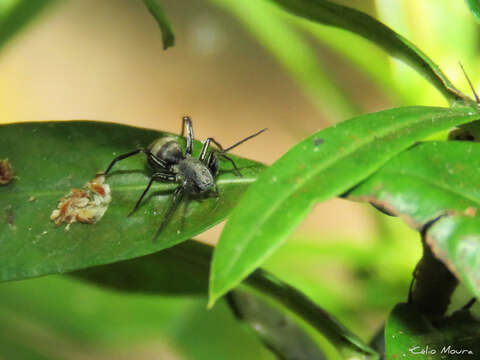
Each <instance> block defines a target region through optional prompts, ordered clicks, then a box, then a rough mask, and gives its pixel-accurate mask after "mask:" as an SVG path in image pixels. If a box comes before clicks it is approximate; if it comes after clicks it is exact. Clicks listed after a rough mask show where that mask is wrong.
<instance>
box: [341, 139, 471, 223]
mask: <svg viewBox="0 0 480 360" xmlns="http://www.w3.org/2000/svg"><path fill="white" fill-rule="evenodd" d="M479 168H480V144H478V143H472V142H463V141H448V142H446V141H443V142H442V141H433V142H426V143H422V144H419V145H417V146H415V147H413V148H411V149H409V150H407V151H405V152H403V153H401V154H399V155H397V156H396V157H395V158H393V159H392V160H390V161H389V162H388V163H387V164H385V165H384V166H383V167H382V168H381V169H380V170H379V171H378V172H376V173H375V174H374V175H372V176H371V177H370V178H368V179H367V180H366V181H364V182H362V183H361V184H360V185H359V186H358V187H356V188H355V189H353V190H352V192H350V193H349V194H348V198H349V199H351V200H357V201H368V202H371V203H372V204H374V205H376V206H377V207H380V208H383V209H386V210H387V211H388V212H390V213H392V214H394V215H397V216H400V217H401V218H402V219H403V220H404V221H405V222H406V223H407V224H408V225H410V226H411V227H412V228H414V229H416V230H420V229H421V228H422V227H423V226H424V225H425V224H426V223H427V222H429V221H431V220H434V219H436V218H437V217H439V216H440V215H444V214H446V213H451V212H456V213H462V212H464V211H467V212H469V211H470V212H475V211H476V209H480V189H479V187H478V184H479V183H480V173H479V171H478V169H479Z"/></svg>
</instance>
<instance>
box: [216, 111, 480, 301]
mask: <svg viewBox="0 0 480 360" xmlns="http://www.w3.org/2000/svg"><path fill="white" fill-rule="evenodd" d="M478 116H479V115H478V114H475V113H473V110H472V109H469V108H456V109H446V108H433V107H404V108H398V109H391V110H386V111H381V112H378V113H372V114H367V115H363V116H359V117H356V118H353V119H350V120H348V121H345V122H343V123H341V124H338V125H336V126H333V127H330V128H328V129H325V130H322V131H320V132H317V133H315V134H313V135H312V136H310V137H308V138H307V139H305V140H303V141H302V142H300V143H299V144H297V145H296V146H294V147H293V148H292V149H291V150H290V151H288V152H287V153H286V154H285V155H284V156H283V157H282V158H280V159H279V160H278V161H276V162H275V164H274V165H272V166H271V167H270V168H269V169H268V170H266V171H265V172H264V173H263V174H262V175H261V177H260V179H259V181H257V182H256V183H255V184H254V185H253V186H252V187H251V188H250V189H249V191H247V193H246V194H245V196H244V197H243V198H242V201H241V203H240V204H239V207H238V208H237V209H236V211H234V213H233V215H232V217H231V219H230V221H229V222H228V223H227V224H226V226H225V229H224V231H223V233H222V235H221V238H220V241H219V244H218V245H217V248H216V250H215V254H214V259H213V265H212V272H211V277H210V305H212V304H213V302H214V301H215V300H216V299H217V298H218V297H220V296H221V295H223V294H225V293H226V292H228V291H229V290H230V289H232V288H233V287H235V286H236V285H237V284H238V283H239V282H240V281H241V280H242V279H243V278H245V277H246V276H247V275H248V274H249V273H250V272H252V271H253V270H254V269H255V268H256V267H258V266H260V264H261V263H262V262H263V261H264V260H265V259H266V258H268V256H269V255H270V254H271V253H272V252H274V251H275V250H276V249H277V248H278V247H279V246H280V245H281V244H282V242H283V240H285V238H286V237H287V236H288V235H289V234H290V233H291V232H292V231H293V230H294V229H295V227H296V226H297V225H298V224H299V223H300V222H301V221H302V220H303V219H304V218H305V216H306V215H307V214H308V213H309V211H310V209H311V207H312V205H313V204H314V203H315V202H317V201H324V200H327V199H329V198H331V197H334V196H338V195H341V194H342V193H344V192H345V191H347V190H348V189H349V188H351V187H353V186H354V185H355V184H357V183H359V182H360V181H362V180H364V179H365V178H367V177H368V176H369V175H371V174H372V173H374V172H375V171H376V170H377V169H378V168H379V167H381V166H382V165H383V164H384V163H386V162H387V161H388V160H390V159H391V158H392V157H394V156H395V155H397V154H398V153H400V152H401V151H403V150H405V149H406V148H408V147H409V146H411V145H412V144H413V143H414V142H415V141H419V140H421V139H422V138H424V137H426V136H428V135H430V134H433V133H435V132H438V131H441V130H445V129H448V128H450V127H452V126H455V125H458V124H462V123H467V122H470V121H473V120H476V119H478Z"/></svg>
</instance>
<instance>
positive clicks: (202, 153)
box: [198, 137, 223, 164]
mask: <svg viewBox="0 0 480 360" xmlns="http://www.w3.org/2000/svg"><path fill="white" fill-rule="evenodd" d="M211 142H212V143H214V144H215V145H217V147H218V148H219V149H220V150H221V151H223V146H222V145H221V144H220V143H219V142H218V141H217V140H215V139H214V138H211V137H209V138H207V140H205V141H204V142H203V146H202V151H200V156H199V157H198V159H199V160H200V161H203V160H204V159H205V156H206V155H207V150H208V147H209V146H210V143H211ZM207 164H208V161H207Z"/></svg>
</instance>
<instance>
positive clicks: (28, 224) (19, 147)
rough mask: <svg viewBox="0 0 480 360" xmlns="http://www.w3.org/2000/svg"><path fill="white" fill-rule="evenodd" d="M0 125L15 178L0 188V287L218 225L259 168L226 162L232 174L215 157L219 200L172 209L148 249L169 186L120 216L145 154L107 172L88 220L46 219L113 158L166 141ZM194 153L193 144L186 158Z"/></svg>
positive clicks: (136, 133) (78, 128)
mask: <svg viewBox="0 0 480 360" xmlns="http://www.w3.org/2000/svg"><path fill="white" fill-rule="evenodd" d="M0 129H1V130H0V131H1V134H2V141H0V154H1V157H2V158H8V159H9V160H10V162H11V164H12V167H13V169H14V171H15V176H16V178H15V179H14V180H13V181H12V182H11V183H10V184H9V185H7V186H1V187H0V262H1V265H0V281H5V280H15V279H23V278H28V277H33V276H40V275H46V274H54V273H63V272H67V271H73V270H77V269H82V268H86V267H89V266H93V265H100V264H106V263H112V262H115V261H119V260H123V259H129V258H134V257H138V256H142V255H146V254H149V253H153V252H156V251H159V250H161V249H165V248H168V247H170V246H173V245H175V244H177V243H179V242H182V241H184V240H187V239H189V238H191V237H193V236H194V235H196V234H198V233H201V232H203V231H205V230H206V229H208V228H209V227H211V226H213V225H215V224H217V223H218V222H220V221H222V220H223V219H224V218H225V217H226V216H227V215H228V214H229V212H230V211H231V209H232V208H233V207H234V206H235V205H236V204H237V202H238V199H239V197H240V196H241V195H242V194H243V192H244V191H245V189H246V188H247V187H248V185H250V184H251V183H252V182H253V181H255V179H256V177H257V175H258V173H259V172H260V171H262V170H263V168H264V166H263V165H261V164H258V163H256V162H253V161H250V160H244V159H238V158H236V157H234V159H235V161H236V162H237V166H238V167H239V168H240V169H241V171H242V174H243V177H238V176H237V175H236V174H235V173H234V172H233V171H232V167H231V164H230V163H229V162H225V163H224V162H223V161H222V162H221V164H220V166H221V173H220V175H219V176H218V178H217V184H218V188H219V192H220V196H219V197H218V198H213V197H210V198H208V199H204V200H201V201H200V200H193V201H191V202H190V204H189V205H188V207H187V208H186V207H185V206H186V204H185V203H183V204H181V206H179V208H178V209H177V211H176V213H175V214H174V216H173V218H172V219H171V221H170V222H169V224H168V226H167V227H166V228H165V229H164V230H163V232H162V233H161V234H160V237H159V238H158V239H157V242H156V243H155V244H154V243H152V239H153V236H154V234H155V232H156V230H157V229H158V226H159V225H160V223H161V220H162V214H164V211H166V208H167V207H168V205H169V203H170V198H171V192H172V189H173V188H174V187H175V185H174V184H165V183H157V184H155V185H154V186H153V187H152V189H151V190H150V193H149V194H150V195H149V196H147V197H146V198H145V199H144V201H143V203H142V205H141V206H140V208H139V209H138V211H137V212H136V213H134V214H133V215H132V216H130V217H127V214H128V213H129V212H130V211H131V210H132V208H133V207H134V205H135V203H136V201H137V200H138V198H139V196H140V194H141V193H142V191H143V190H144V189H145V187H146V185H147V183H148V181H149V176H148V171H147V170H146V160H145V157H144V156H143V155H138V156H136V157H132V158H129V159H126V160H124V161H121V162H120V163H118V165H116V166H115V168H114V169H113V170H114V171H113V172H111V174H110V175H109V176H108V178H107V182H108V183H109V184H110V186H111V188H112V202H111V203H110V206H109V209H108V210H107V212H106V213H105V216H104V217H103V218H102V219H101V220H100V221H99V222H98V223H97V224H94V225H92V224H80V223H75V224H72V226H71V228H70V230H69V231H65V229H64V226H63V225H62V226H60V227H55V225H54V224H53V222H52V221H51V220H50V214H51V213H52V210H54V209H55V208H56V207H57V203H58V201H59V199H60V198H61V197H62V196H65V195H66V194H67V193H68V192H69V191H70V189H71V188H80V187H82V186H83V184H85V183H86V182H87V181H90V180H91V179H92V178H93V177H94V175H95V174H96V173H97V172H98V171H103V170H105V168H106V167H107V165H108V164H109V163H110V161H111V160H112V159H113V158H114V157H115V156H117V155H119V154H123V153H127V152H129V151H132V150H134V149H137V148H140V147H146V146H148V145H149V144H150V143H151V142H152V141H153V140H155V139H157V138H159V137H162V136H167V135H168V136H172V135H171V134H166V133H162V132H158V131H153V130H146V129H140V128H135V127H130V126H124V125H118V124H109V123H100V122H85V121H74V122H43V123H40V122H35V123H19V124H10V125H2V126H0ZM177 138H178V137H177ZM178 139H179V141H180V143H183V142H184V139H182V138H178ZM199 150H200V143H198V142H196V143H195V151H194V155H195V156H197V155H198V152H199ZM31 197H33V198H34V200H33V201H30V200H32V198H31ZM183 215H185V217H184V216H183Z"/></svg>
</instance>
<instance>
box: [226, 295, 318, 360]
mask: <svg viewBox="0 0 480 360" xmlns="http://www.w3.org/2000/svg"><path fill="white" fill-rule="evenodd" d="M227 299H228V302H229V304H230V306H231V308H232V310H233V312H234V313H235V314H236V315H237V317H238V319H239V320H242V321H244V322H246V323H247V324H249V325H250V327H251V329H252V330H253V331H254V332H255V333H256V334H257V335H258V336H259V338H260V339H261V340H262V342H263V343H264V344H265V346H267V347H268V348H269V349H270V350H272V351H273V353H275V354H276V355H277V356H278V358H279V359H282V360H324V359H326V357H325V355H324V354H323V353H322V351H321V350H320V349H319V347H318V345H317V344H316V343H315V342H314V341H313V340H312V338H311V337H310V336H309V335H308V334H307V333H306V332H305V330H304V329H302V328H301V327H300V326H299V325H298V324H297V323H296V322H295V321H293V320H292V319H291V318H290V317H289V316H287V315H286V314H285V313H284V312H281V311H279V310H278V309H276V308H274V307H273V306H272V305H271V304H268V303H267V302H266V301H265V300H262V299H261V298H260V297H259V296H257V295H255V294H252V293H248V292H245V291H241V290H235V291H232V292H231V293H229V295H228V297H227Z"/></svg>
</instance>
